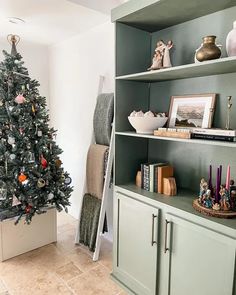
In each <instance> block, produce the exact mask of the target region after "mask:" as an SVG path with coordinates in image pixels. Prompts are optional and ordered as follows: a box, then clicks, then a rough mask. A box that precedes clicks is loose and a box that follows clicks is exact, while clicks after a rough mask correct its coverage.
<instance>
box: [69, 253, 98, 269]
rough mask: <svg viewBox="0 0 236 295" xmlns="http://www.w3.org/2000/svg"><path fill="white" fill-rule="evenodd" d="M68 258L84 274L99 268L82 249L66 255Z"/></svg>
mask: <svg viewBox="0 0 236 295" xmlns="http://www.w3.org/2000/svg"><path fill="white" fill-rule="evenodd" d="M66 258H67V259H69V260H70V261H71V262H73V263H74V265H76V266H77V267H78V268H79V269H80V270H82V271H83V272H85V271H88V270H90V269H92V268H94V267H96V266H97V264H98V263H97V262H94V261H93V260H92V258H91V256H89V255H88V254H87V253H85V251H83V250H82V249H80V248H77V249H75V250H73V251H72V252H71V253H69V254H67V255H66Z"/></svg>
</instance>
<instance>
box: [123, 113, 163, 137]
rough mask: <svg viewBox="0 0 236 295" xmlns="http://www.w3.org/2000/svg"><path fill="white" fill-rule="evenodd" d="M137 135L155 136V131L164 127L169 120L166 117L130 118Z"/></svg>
mask: <svg viewBox="0 0 236 295" xmlns="http://www.w3.org/2000/svg"><path fill="white" fill-rule="evenodd" d="M128 119H129V122H130V124H131V125H132V126H133V127H134V129H135V130H136V132H137V133H142V134H153V132H154V130H155V129H158V128H161V127H163V126H164V125H165V124H166V122H167V120H168V118H167V117H165V118H163V117H128Z"/></svg>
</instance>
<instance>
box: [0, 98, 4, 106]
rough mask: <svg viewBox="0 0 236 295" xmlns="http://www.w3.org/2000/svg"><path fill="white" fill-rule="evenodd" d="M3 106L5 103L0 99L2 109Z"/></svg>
mask: <svg viewBox="0 0 236 295" xmlns="http://www.w3.org/2000/svg"><path fill="white" fill-rule="evenodd" d="M2 106H3V101H2V100H1V99H0V107H2Z"/></svg>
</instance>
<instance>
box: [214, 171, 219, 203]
mask: <svg viewBox="0 0 236 295" xmlns="http://www.w3.org/2000/svg"><path fill="white" fill-rule="evenodd" d="M219 191H220V168H217V175H216V192H215V202H216V203H219Z"/></svg>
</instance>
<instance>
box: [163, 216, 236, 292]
mask: <svg viewBox="0 0 236 295" xmlns="http://www.w3.org/2000/svg"><path fill="white" fill-rule="evenodd" d="M165 225H166V231H165V237H164V239H165V241H166V243H165V245H164V252H165V256H167V257H165V263H166V265H165V266H166V276H165V277H166V278H167V282H166V286H167V287H166V289H167V293H166V294H168V295H172V294H173V295H176V294H175V293H172V291H171V271H172V266H173V265H172V255H176V256H177V255H178V252H177V250H176V249H175V253H174V254H173V248H174V247H175V245H174V243H175V241H174V230H175V229H174V226H175V225H177V226H180V227H182V228H183V229H188V230H191V231H192V232H193V233H198V234H201V235H202V236H203V238H204V236H205V237H207V238H209V239H212V240H215V241H216V243H217V242H219V243H223V244H225V245H226V246H228V248H227V250H228V252H227V257H228V259H229V261H228V265H229V267H228V269H227V274H228V283H227V284H226V286H225V295H226V294H227V295H231V294H234V293H233V292H234V285H235V277H234V273H235V263H236V261H235V255H236V240H235V239H233V238H231V237H229V236H227V235H224V234H222V233H219V232H217V231H214V230H211V229H209V228H207V227H204V226H202V225H200V224H197V223H194V222H191V221H190V220H187V219H184V218H181V217H178V216H176V215H173V214H169V213H167V214H166V215H165ZM189 238H190V239H191V237H189ZM222 255H223V253H222ZM227 257H225V259H226V258H227ZM216 259H217V258H216ZM183 263H184V262H183ZM193 267H196V265H195V266H193ZM213 271H214V269H213ZM222 271H224V269H222ZM178 295H179V294H178ZM209 295H213V294H209Z"/></svg>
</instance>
